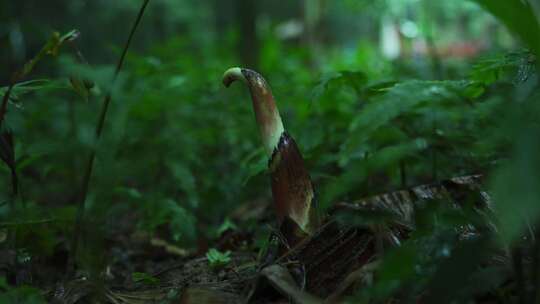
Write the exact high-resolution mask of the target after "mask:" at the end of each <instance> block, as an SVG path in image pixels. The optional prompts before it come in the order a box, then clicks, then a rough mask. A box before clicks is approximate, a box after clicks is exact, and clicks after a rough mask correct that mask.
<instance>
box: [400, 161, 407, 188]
mask: <svg viewBox="0 0 540 304" xmlns="http://www.w3.org/2000/svg"><path fill="white" fill-rule="evenodd" d="M399 175H400V178H401V188H402V189H406V188H407V168H406V167H405V160H401V161H400V162H399Z"/></svg>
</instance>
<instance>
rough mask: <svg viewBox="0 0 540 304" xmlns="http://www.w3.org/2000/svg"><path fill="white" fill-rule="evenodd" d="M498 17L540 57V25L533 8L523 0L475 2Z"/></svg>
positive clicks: (483, 0)
mask: <svg viewBox="0 0 540 304" xmlns="http://www.w3.org/2000/svg"><path fill="white" fill-rule="evenodd" d="M473 1H475V2H476V3H478V4H480V5H481V6H482V7H483V8H484V9H486V10H487V11H488V12H490V13H491V14H493V15H494V16H495V17H497V18H498V19H499V20H500V21H501V22H502V23H504V24H505V25H506V26H507V27H508V28H509V29H510V30H511V31H512V32H514V33H515V34H517V35H518V36H519V38H521V40H522V41H523V42H524V43H525V44H527V45H528V47H529V48H531V50H532V51H533V52H534V53H535V54H536V56H540V24H539V23H538V19H537V18H536V16H535V14H534V11H533V8H532V7H531V5H530V4H529V2H528V1H523V0H473Z"/></svg>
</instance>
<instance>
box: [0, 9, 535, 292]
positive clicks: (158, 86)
mask: <svg viewBox="0 0 540 304" xmlns="http://www.w3.org/2000/svg"><path fill="white" fill-rule="evenodd" d="M141 2H142V1H134V0H115V1H105V0H93V1H85V0H70V1H61V0H47V1H38V0H23V1H0V67H1V68H0V95H1V96H4V94H5V93H6V92H7V91H8V87H9V85H10V84H11V83H13V82H14V79H15V83H14V86H13V89H12V90H11V92H10V96H9V100H8V102H7V112H6V114H5V115H2V132H3V133H2V134H3V135H2V142H1V143H0V148H1V149H0V150H2V151H1V154H2V160H3V161H4V164H2V166H0V237H1V238H0V242H1V243H0V246H2V247H3V248H6V249H7V248H11V249H12V250H15V252H16V256H17V258H18V259H19V260H20V261H19V262H21V263H23V262H24V261H27V260H38V261H44V260H47V259H49V258H51V257H57V256H58V252H59V251H62V252H69V244H70V241H71V239H72V235H73V231H74V230H73V227H74V225H75V221H76V218H77V212H78V211H77V210H78V208H79V207H78V206H79V203H80V201H81V197H82V189H83V184H84V175H85V173H86V172H87V162H88V157H89V155H90V154H91V151H96V152H95V153H96V160H95V162H94V165H93V172H92V174H91V178H90V183H89V190H88V194H87V196H86V200H85V201H86V205H85V215H84V223H83V224H82V230H81V232H80V234H81V236H80V238H81V241H80V244H81V245H80V248H79V250H78V252H77V256H76V257H74V259H75V260H76V263H77V265H79V268H80V269H82V271H85V272H86V273H90V274H95V276H97V277H99V276H100V274H102V273H103V271H104V269H106V268H107V265H109V264H114V263H116V262H117V260H115V259H118V256H119V255H118V252H114V250H110V249H111V248H112V247H111V245H110V244H111V243H112V242H115V241H118V238H119V235H121V236H122V237H123V238H140V239H159V240H164V241H165V242H167V243H168V244H171V246H175V247H176V248H181V249H182V250H186V252H190V253H196V252H199V253H201V254H204V252H205V251H204V250H205V249H203V248H208V247H212V246H211V245H210V246H209V245H208V244H209V243H210V244H211V242H212V240H214V239H215V238H216V237H217V236H219V235H220V233H221V232H223V231H224V229H238V230H242V231H248V232H249V233H253V235H254V240H255V241H254V244H253V245H252V246H253V248H259V247H260V246H262V245H263V244H264V243H265V242H266V240H267V235H268V232H269V230H270V228H269V227H267V226H266V225H258V224H257V221H256V220H254V219H252V218H250V217H249V216H247V215H246V213H248V211H253V212H255V211H256V210H257V209H264V208H266V207H267V206H268V205H270V204H271V192H270V188H269V183H268V176H267V174H266V172H265V170H266V166H267V159H266V155H265V153H264V151H263V148H262V145H261V142H260V138H259V135H258V132H257V130H256V125H255V121H254V117H253V113H252V109H251V102H250V101H249V95H248V93H247V92H246V91H245V90H244V89H243V88H240V86H234V87H233V88H232V89H229V90H225V89H224V88H223V86H222V83H221V77H222V75H223V72H224V71H225V70H226V69H227V68H229V67H231V66H245V67H250V68H253V69H255V70H257V71H259V72H260V73H261V74H262V75H264V76H265V77H266V79H267V80H268V82H269V83H270V85H271V86H272V89H273V93H274V96H275V97H276V101H277V103H278V106H279V108H280V110H281V114H282V117H283V120H284V123H285V126H286V128H287V130H288V131H289V132H290V133H291V135H292V136H294V138H295V139H296V141H297V143H298V145H299V147H300V149H301V151H302V153H303V155H304V158H305V160H306V162H307V167H308V168H309V170H310V173H311V176H312V179H313V181H314V184H315V186H316V188H317V193H318V199H319V207H320V208H321V209H327V208H330V207H331V206H333V204H335V203H336V202H342V201H354V200H358V199H361V198H364V197H368V196H371V195H375V194H380V193H385V192H389V191H394V190H399V189H405V188H408V187H412V186H416V185H421V184H429V183H436V182H438V181H441V180H445V179H448V178H451V177H456V176H464V175H472V174H479V175H482V176H483V180H484V185H485V190H486V191H487V192H489V193H490V195H491V196H492V198H493V201H494V202H495V203H494V205H493V210H492V213H490V214H489V215H488V218H489V221H490V222H493V223H494V225H496V227H497V235H496V237H495V238H494V239H493V240H492V241H490V242H489V244H488V245H485V244H484V243H482V245H481V246H480V245H479V247H475V248H477V249H475V250H479V251H481V252H482V251H485V252H488V251H490V250H492V248H493V246H499V247H500V248H505V250H506V249H508V248H510V247H511V246H513V245H515V244H516V242H517V241H519V240H523V239H525V240H526V241H527V242H528V241H534V240H535V239H536V238H535V234H536V232H535V231H536V230H535V229H534V227H535V226H536V225H535V223H537V221H538V219H539V217H538V215H539V214H540V204H539V203H540V187H539V185H540V140H539V139H540V125H539V115H538V113H540V107H539V103H538V101H539V100H538V98H539V92H540V91H539V90H538V88H539V86H538V85H539V79H538V63H537V56H538V55H539V54H540V25H539V24H540V22H539V20H540V18H539V16H540V7H539V5H538V4H537V3H536V2H534V1H530V2H527V1H520V0H491V1H487V0H477V1H466V0H459V1H458V0H455V1H427V0H387V1H363V0H356V1H352V0H339V1H329V0H305V1H271V0H261V1H250V0H231V1H219V0H214V1H212V0H208V1H191V0H182V1H180V0H175V1H172V0H152V1H150V3H149V5H148V8H147V9H146V11H145V14H144V17H143V18H142V21H141V23H140V25H139V28H138V29H137V32H136V33H135V36H134V39H133V42H132V45H131V47H130V49H129V51H128V54H127V57H126V60H125V64H124V67H123V68H122V69H121V71H120V73H119V74H118V77H117V78H116V80H115V81H113V78H114V70H115V65H116V64H117V62H118V58H119V57H120V55H121V52H122V49H123V46H124V44H125V41H126V39H127V36H128V33H129V30H130V29H131V27H132V24H133V21H134V20H135V17H136V15H137V13H138V11H139V8H140V5H141ZM74 29H75V30H77V31H78V33H77V34H76V35H75V36H76V37H75V38H74V39H67V40H66V41H62V42H63V43H61V44H62V45H61V46H60V43H58V45H57V46H58V47H57V48H56V47H53V48H50V49H46V50H47V51H46V52H45V53H44V56H42V58H39V62H37V64H36V65H35V67H32V69H31V71H30V70H28V73H24V74H21V73H20V71H21V70H22V69H23V67H24V66H25V63H27V62H29V60H31V59H32V58H34V56H36V54H38V53H39V52H40V50H42V49H43V48H44V45H46V43H47V41H49V43H52V44H49V46H51V45H54V43H55V42H54V41H56V42H58V39H59V38H58V37H61V36H62V35H64V34H66V33H69V32H70V31H72V30H74ZM55 32H56V33H57V34H56V35H57V36H56V38H54V37H55V36H54V35H55V34H54V33H55ZM58 35H60V36H58ZM51 37H53V38H51ZM51 39H52V40H51ZM54 39H56V40H54ZM68 40H69V41H68ZM51 41H52V42H51ZM45 48H47V47H46V46H45ZM17 75H19V76H21V75H22V77H17ZM113 84H114V85H113ZM109 92H110V93H111V96H112V98H111V104H110V108H109V111H108V113H107V117H106V120H105V125H104V128H103V134H102V136H101V138H100V139H99V140H97V139H96V137H95V135H94V133H95V128H96V122H97V120H98V117H99V113H100V111H101V108H102V104H103V99H104V97H105V96H106V95H107V94H108V93H109ZM14 172H15V174H16V176H17V180H16V181H14V179H13V176H14ZM14 183H16V187H17V191H15V190H14V186H15V185H14ZM254 210H255V211H254ZM439 211H440V210H431V211H430V212H433V214H434V215H433V216H431V215H430V216H426V219H425V220H426V221H428V222H429V223H430V225H428V226H429V229H428V228H426V231H429V232H430V233H429V234H430V236H429V237H428V236H426V234H424V235H417V236H415V237H417V238H416V239H413V241H411V242H410V243H409V244H408V245H407V246H405V247H404V249H403V250H401V251H399V250H398V251H396V253H395V255H394V256H392V257H391V258H390V259H389V260H390V262H389V263H391V262H392V258H393V259H394V260H393V261H394V262H393V264H388V265H390V266H386V267H387V268H383V269H386V270H385V271H387V272H389V273H393V274H394V275H392V276H388V275H387V276H384V275H382V277H383V279H381V281H379V282H378V283H377V284H374V286H373V287H372V288H371V289H368V290H367V291H366V290H360V291H358V293H357V297H358V298H357V299H362V301H370V299H371V300H373V299H382V298H385V297H390V296H392V295H393V294H394V292H395V291H396V290H398V289H400V288H403V287H404V286H409V284H412V283H411V282H417V285H416V284H413V285H415V286H424V285H422V284H427V283H426V282H427V281H429V278H431V276H435V273H436V271H434V270H433V267H435V268H437V265H440V264H438V263H443V262H444V261H446V262H447V260H444V261H443V262H441V259H442V258H441V255H445V253H444V252H446V251H445V250H449V249H448V248H454V246H457V245H456V243H455V242H454V241H449V240H448V238H445V237H444V236H445V235H446V234H445V231H447V230H448V229H450V228H449V227H454V226H455V225H460V224H459V223H461V222H460V220H459V218H460V217H465V218H467V216H469V215H470V214H468V213H467V212H465V211H464V212H462V213H459V214H458V215H456V214H452V215H451V216H449V217H448V218H445V217H444V214H443V213H444V212H442V213H438V212H439ZM426 212H427V211H426ZM435 215H437V216H440V217H442V220H441V218H439V219H437V220H435V217H436V216H435ZM449 218H450V219H449ZM469 219H470V218H469ZM347 220H348V221H352V224H358V223H359V222H361V221H362V219H357V218H353V219H347ZM426 227H427V226H426ZM426 233H427V232H426ZM414 240H416V241H414ZM494 244H496V245H494ZM484 245H485V246H484ZM426 246H427V247H429V248H430V249H429V250H432V251H429V252H431V254H427V255H429V256H431V257H438V258H437V259H435V261H434V260H429V261H428V260H426V259H427V257H424V256H423V255H421V254H420V252H421V250H420V249H419V248H424V249H425V248H426ZM531 246H533V245H531ZM533 247H534V246H533ZM201 250H202V252H201ZM423 252H426V251H423ZM441 252H443V253H441ZM66 254H69V253H66ZM400 254H401V255H400ZM536 256H538V252H534V251H533V253H532V255H531V256H530V258H531V259H533V257H536ZM396 259H397V260H398V261H401V263H396V262H395V260H396ZM460 259H461V258H457V260H455V261H454V260H452V259H450V260H452V261H454V262H455V265H456V266H455V267H456V269H460V265H463V263H464V262H463V261H462V260H460ZM465 259H467V258H465ZM534 259H536V258H534ZM60 264H62V263H60ZM55 265H56V264H55ZM412 265H417V266H418V265H420V266H418V267H420V268H421V269H423V270H418V269H420V268H415V269H417V270H418V271H416V272H415V271H409V270H410V267H412ZM434 265H435V266H434ZM424 266H425V268H422V267H424ZM388 267H390V268H388ZM391 267H394V268H391ZM408 267H409V268H408ZM430 267H431V268H430ZM445 267H447V266H445ZM135 268H136V267H133V269H130V270H131V271H140V272H143V271H144V270H141V269H135ZM20 269H22V268H20ZM388 269H393V270H388ZM66 271H67V268H65V269H64V268H62V267H60V266H59V268H56V269H53V270H50V272H48V273H49V274H47V276H50V277H49V278H48V280H52V281H55V280H60V279H61V278H62V277H63V276H64V273H65V272H66ZM457 271H458V273H459V270H457ZM467 271H468V270H467ZM512 273H513V272H512V271H507V269H505V268H496V269H490V270H489V271H484V272H482V273H481V274H475V275H478V276H479V277H478V278H477V280H478V282H484V283H485V286H484V285H482V286H478V289H482V290H495V291H494V293H498V296H500V299H507V300H509V301H514V300H515V297H514V295H515V293H512V292H508V294H511V295H508V294H507V293H505V292H507V291H506V290H507V289H511V290H514V289H513V288H518V287H519V286H520V285H519V284H523V286H524V287H523V289H525V290H527V292H529V293H531V292H533V291H531V290H535V289H534V286H533V285H534V283H531V282H533V281H531V282H529V283H523V282H522V283H519V282H518V283H515V282H514V283H509V284H510V286H511V287H508V284H507V283H505V282H508V277H509V276H511V275H512ZM534 273H535V271H532V272H531V273H530V274H525V277H526V278H527V276H528V275H530V276H531V277H533V276H534ZM467 274H470V273H469V272H467ZM464 275H465V274H464ZM0 279H1V277H0ZM21 280H22V281H21V282H23V283H24V284H19V286H22V285H24V286H34V287H33V288H36V289H33V288H29V289H28V290H24V291H22V292H23V293H25V294H27V295H29V297H30V298H31V297H32V294H33V293H34V294H33V295H36V297H35V299H34V300H35V301H36V302H35V303H40V302H39V299H38V298H39V296H37V294H39V292H38V291H37V290H38V289H37V288H38V287H39V285H40V284H39V281H40V280H41V282H44V281H47V279H43V278H41V279H40V278H37V279H34V281H33V282H28V281H25V280H24V279H21ZM385 280H386V281H385ZM452 280H454V281H452ZM12 281H13V280H12V279H10V278H9V277H8V276H6V278H5V279H3V280H0V288H3V290H4V291H5V297H6V298H5V299H10V298H9V297H10V296H13V294H17V293H19V292H21V291H20V287H19V289H17V287H15V285H17V284H14V283H12ZM15 281H16V280H15ZM455 281H459V275H456V277H448V282H455ZM448 282H445V284H450V283H448ZM527 282H528V281H527ZM8 283H9V284H8ZM385 284H386V285H385ZM504 284H507V285H504ZM512 284H514V285H512ZM516 284H517V285H516ZM531 284H532V285H531ZM503 285H504V286H503ZM448 286H454V285H451V284H450V285H448ZM456 286H457V285H456ZM501 286H503V287H501ZM516 286H517V287H516ZM418 288H421V287H418ZM455 288H456V289H457V290H461V291H460V293H459V296H460V297H463V298H462V299H470V297H473V295H474V294H475V292H477V291H478V290H469V289H470V288H467V287H466V286H465V287H464V286H457V287H455ZM411 292H413V293H414V292H417V291H416V290H414V288H413V289H412V290H411ZM10 294H11V295H10ZM355 294H356V293H355ZM1 297H2V296H0V299H1ZM358 301H360V300H358Z"/></svg>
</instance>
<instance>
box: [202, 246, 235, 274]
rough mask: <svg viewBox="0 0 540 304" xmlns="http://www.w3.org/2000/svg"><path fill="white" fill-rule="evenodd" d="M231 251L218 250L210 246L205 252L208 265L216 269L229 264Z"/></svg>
mask: <svg viewBox="0 0 540 304" xmlns="http://www.w3.org/2000/svg"><path fill="white" fill-rule="evenodd" d="M230 256H231V252H230V251H225V252H220V251H218V250H217V249H214V248H211V249H210V250H208V252H207V253H206V258H207V259H208V265H209V266H210V268H212V269H214V270H217V269H220V268H223V267H224V266H225V265H227V264H229V262H230V261H231V257H230Z"/></svg>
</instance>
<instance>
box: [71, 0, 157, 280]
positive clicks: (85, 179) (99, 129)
mask: <svg viewBox="0 0 540 304" xmlns="http://www.w3.org/2000/svg"><path fill="white" fill-rule="evenodd" d="M149 1H150V0H144V2H143V4H142V6H141V8H140V10H139V14H138V15H137V18H136V19H135V23H134V24H133V26H132V27H131V32H130V33H129V36H128V39H127V41H126V43H125V45H124V49H123V51H122V55H121V56H120V59H119V60H118V64H117V65H116V69H115V71H114V75H113V79H112V82H113V84H114V82H115V81H116V78H117V77H118V74H119V73H120V70H121V69H122V66H123V64H124V60H125V57H126V54H127V51H128V49H129V46H130V44H131V40H132V39H133V36H134V34H135V30H136V29H137V26H138V25H139V23H140V21H141V19H142V16H143V14H144V11H145V9H146V6H147V5H148V2H149ZM110 103H111V92H110V91H109V92H108V93H107V95H106V96H105V100H104V101H103V106H102V108H101V113H100V115H99V118H98V122H97V126H96V140H99V139H100V138H101V133H102V132H103V126H104V124H105V118H106V116H107V110H108V109H109V104H110ZM95 158H96V149H95V148H92V150H91V151H90V155H89V157H88V162H87V165H86V169H85V173H84V177H83V180H82V185H81V193H80V198H79V206H78V210H77V217H76V220H75V227H74V230H73V239H72V242H71V258H70V265H69V266H70V269H71V270H74V269H75V263H74V261H75V257H76V255H77V249H78V245H79V238H80V233H81V228H82V221H83V219H84V209H85V202H86V196H87V194H88V185H89V183H90V177H91V176H92V168H93V166H94V160H95Z"/></svg>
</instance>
